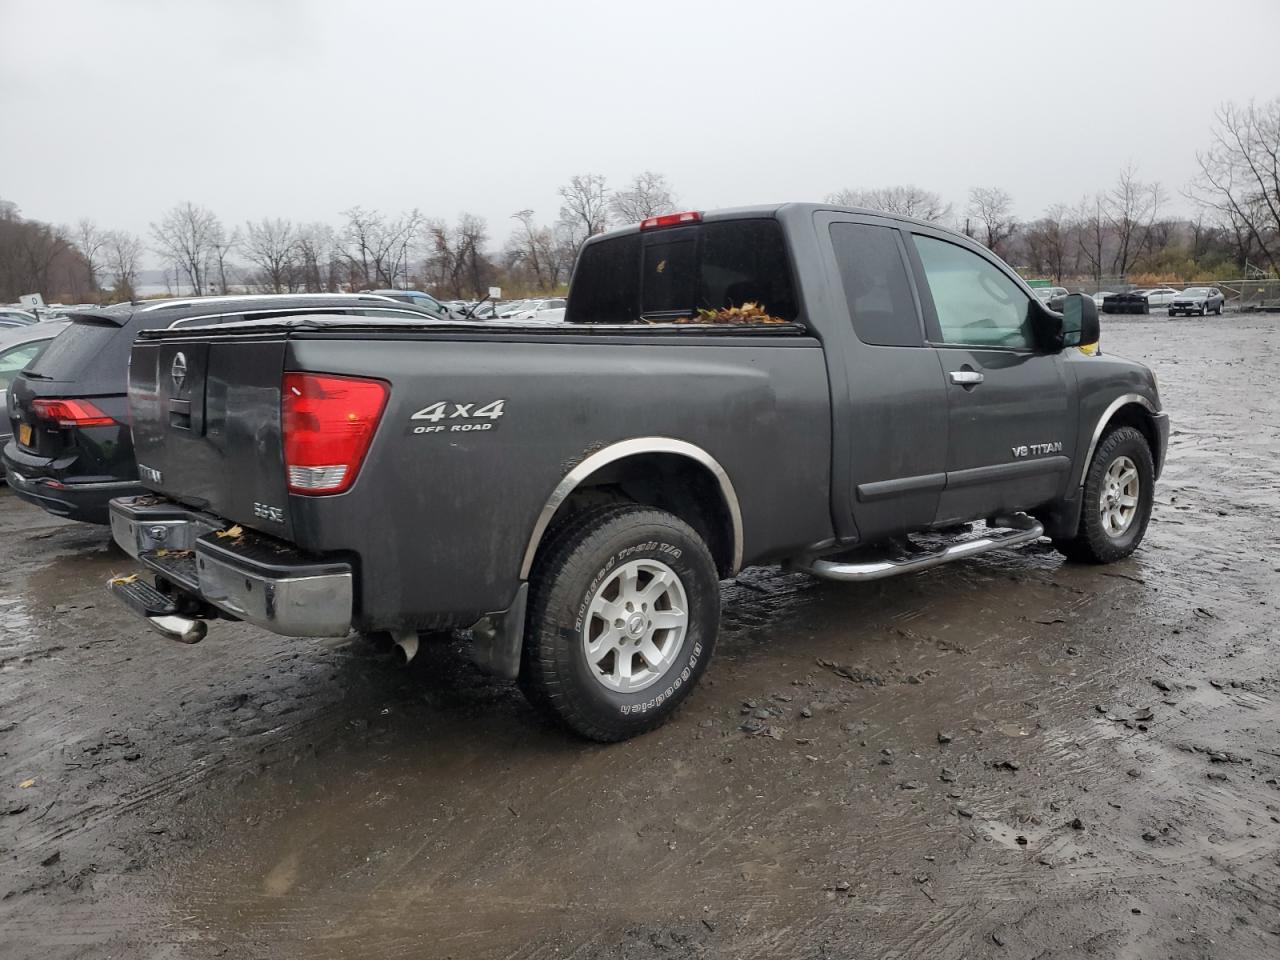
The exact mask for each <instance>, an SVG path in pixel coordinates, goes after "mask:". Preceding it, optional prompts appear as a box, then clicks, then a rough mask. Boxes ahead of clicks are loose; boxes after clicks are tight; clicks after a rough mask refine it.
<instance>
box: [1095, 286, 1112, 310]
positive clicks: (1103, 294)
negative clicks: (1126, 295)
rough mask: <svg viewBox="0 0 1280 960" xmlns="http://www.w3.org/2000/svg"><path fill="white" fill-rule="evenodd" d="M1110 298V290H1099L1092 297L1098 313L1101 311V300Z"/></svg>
mask: <svg viewBox="0 0 1280 960" xmlns="http://www.w3.org/2000/svg"><path fill="white" fill-rule="evenodd" d="M1110 296H1113V294H1112V293H1111V291H1110V290H1099V291H1098V292H1097V293H1095V294H1094V295H1093V305H1094V306H1095V307H1097V308H1098V310H1099V311H1101V310H1102V301H1103V298H1104V297H1110Z"/></svg>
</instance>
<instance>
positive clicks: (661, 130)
mask: <svg viewBox="0 0 1280 960" xmlns="http://www.w3.org/2000/svg"><path fill="white" fill-rule="evenodd" d="M1278 36H1280V0H1215V2H1214V3H1206V2H1204V0H1200V2H1192V0H1161V2H1154V0H1037V2H1028V0H1010V2H1002V0H963V2H953V0H938V2H930V0H917V2H909V0H883V2H854V0H844V2H838V0H833V2H825V3H822V2H810V0H783V2H779V0H769V2H756V0H737V2H733V3H711V2H700V0H681V2H666V0H633V2H627V3H622V2H611V0H596V2H560V0H537V2H528V0H525V2H506V3H492V2H482V0H460V2H450V3H440V2H398V0H397V2H393V0H364V2H353V0H315V2H307V0H277V2H271V0H254V2H248V0H223V2H202V0H184V2H176V0H170V2H164V0H116V2H110V3H108V2H101V0H100V2H72V0H0V130H2V131H3V133H2V134H0V137H2V139H0V144H2V146H0V197H3V198H5V199H9V200H12V201H14V202H16V203H17V204H18V205H19V206H20V207H21V208H22V211H23V212H24V214H25V215H27V216H29V217H34V218H39V219H43V220H50V221H54V222H72V221H74V220H75V219H77V218H79V217H81V216H88V217H92V218H94V219H95V220H97V221H98V222H99V223H100V224H101V225H103V226H107V227H116V228H127V229H131V230H135V231H138V232H144V231H145V230H146V228H147V225H148V223H149V222H150V221H152V220H155V219H157V218H158V217H159V215H160V214H161V212H162V211H164V210H165V209H166V208H168V207H169V206H171V205H173V204H174V203H177V202H180V201H183V200H192V201H194V202H196V203H199V204H203V205H205V206H208V207H210V208H212V209H213V210H214V211H216V212H217V213H218V214H219V215H220V216H222V218H223V219H224V220H225V221H227V222H229V223H243V221H244V220H245V219H247V218H258V217H262V216H285V217H292V218H296V219H300V220H327V221H331V222H332V221H336V220H337V219H338V213H339V211H340V210H342V209H344V208H346V207H348V206H351V205H353V204H362V205H364V206H366V207H372V208H378V209H382V210H386V211H396V210H401V209H407V208H410V207H414V206H416V207H419V208H420V209H421V210H422V211H423V212H424V213H425V214H427V215H429V216H444V217H448V218H450V219H452V218H453V217H455V216H456V215H457V214H458V213H459V212H460V211H463V210H467V211H472V212H475V213H478V214H480V215H482V216H484V217H486V218H488V221H489V224H490V229H491V232H492V234H493V235H494V237H495V239H497V240H500V239H501V238H503V237H504V236H505V235H506V233H507V232H508V230H509V224H510V220H509V219H508V218H509V216H510V214H512V213H513V212H514V211H516V210H520V209H522V208H525V207H532V208H534V209H535V210H536V211H537V215H538V217H539V219H540V220H546V221H551V220H553V219H554V218H555V216H556V213H557V209H558V206H559V201H558V198H557V196H556V188H557V186H558V185H560V184H561V183H563V182H564V181H565V180H567V179H568V177H569V176H570V175H572V174H574V173H584V172H595V173H601V174H604V175H605V176H606V177H607V178H608V180H609V182H610V184H612V185H621V184H622V183H623V182H624V181H625V180H626V179H628V178H629V177H630V176H631V175H632V174H634V173H636V172H638V171H641V170H645V169H651V170H655V171H660V172H662V173H665V174H666V175H667V176H668V177H669V179H670V181H671V183H672V184H673V185H674V187H675V189H676V191H677V193H678V195H679V198H680V200H681V201H683V203H684V204H685V205H687V206H689V207H691V208H703V209H706V208H713V207H719V206H730V205H735V204H742V203H753V202H763V201H774V200H786V199H797V200H799V199H821V197H822V196H823V195H824V194H826V193H829V192H831V191H834V190H837V189H840V188H842V187H875V186H885V185H889V184H895V183H907V182H912V183H916V184H918V185H920V186H923V187H926V188H929V189H932V190H936V191H938V192H940V193H941V194H943V196H944V197H945V198H947V199H949V200H952V201H955V202H956V203H957V206H958V207H962V206H963V201H964V199H965V197H966V194H967V192H968V190H969V188H970V187H972V186H975V185H997V186H1001V187H1003V188H1005V189H1006V190H1008V191H1009V193H1010V194H1012V196H1013V198H1014V200H1015V203H1016V206H1017V210H1018V213H1019V214H1020V215H1022V216H1024V217H1031V216H1035V215H1038V214H1039V213H1040V212H1041V211H1043V209H1044V208H1045V207H1046V206H1048V205H1049V204H1051V203H1053V202H1055V201H1064V202H1074V201H1075V200H1078V199H1079V198H1080V197H1081V196H1082V195H1084V194H1086V193H1090V192H1092V191H1095V190H1097V189H1099V188H1102V187H1104V186H1106V185H1108V184H1109V183H1110V182H1111V181H1112V180H1113V179H1114V178H1115V175H1116V173H1117V171H1118V170H1119V169H1120V167H1121V166H1122V165H1124V164H1125V163H1127V162H1129V161H1132V162H1134V163H1136V164H1137V165H1138V168H1139V173H1140V175H1141V177H1142V178H1143V179H1147V180H1160V181H1162V182H1163V183H1164V184H1165V186H1166V187H1167V188H1168V191H1169V193H1170V194H1171V195H1172V196H1173V197H1174V203H1175V204H1182V201H1180V200H1179V199H1178V198H1177V191H1179V190H1180V189H1181V188H1182V187H1183V185H1184V184H1185V182H1186V181H1187V180H1188V179H1189V178H1190V177H1191V176H1192V174H1193V168H1194V159H1195V158H1194V154H1195V150H1196V148H1197V147H1198V146H1200V145H1201V144H1203V143H1204V142H1205V138H1206V134H1207V131H1208V129H1209V126H1210V122H1211V120H1212V113H1213V110H1214V107H1215V106H1216V105H1217V104H1218V103H1219V102H1221V101H1224V100H1239V101H1244V100H1248V99H1249V98H1257V99H1260V100H1262V99H1270V98H1272V97H1274V96H1277V95H1278V94H1280V65H1278V63H1277V57H1276V50H1275V43H1276V38H1277V37H1278Z"/></svg>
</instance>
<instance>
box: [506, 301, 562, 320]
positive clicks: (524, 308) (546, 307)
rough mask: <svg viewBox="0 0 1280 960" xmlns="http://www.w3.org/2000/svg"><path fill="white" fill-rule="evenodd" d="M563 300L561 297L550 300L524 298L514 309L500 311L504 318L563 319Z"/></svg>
mask: <svg viewBox="0 0 1280 960" xmlns="http://www.w3.org/2000/svg"><path fill="white" fill-rule="evenodd" d="M564 308H565V301H564V298H563V297H556V298H554V299H551V300H525V301H524V302H523V303H522V304H520V306H519V307H517V308H516V309H514V310H504V311H502V317H503V319H505V320H549V321H555V320H563V319H564Z"/></svg>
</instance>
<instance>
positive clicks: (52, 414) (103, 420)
mask: <svg viewBox="0 0 1280 960" xmlns="http://www.w3.org/2000/svg"><path fill="white" fill-rule="evenodd" d="M31 412H32V413H34V414H35V415H36V416H37V417H39V418H40V419H41V420H53V421H55V422H56V423H57V424H58V426H60V427H109V426H111V425H112V424H113V423H115V420H113V419H111V417H109V416H107V415H106V414H105V413H103V412H102V411H101V410H99V409H98V408H97V407H95V406H94V405H93V404H92V403H90V402H89V401H88V400H49V399H44V398H41V399H36V400H32V401H31Z"/></svg>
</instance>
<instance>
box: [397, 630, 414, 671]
mask: <svg viewBox="0 0 1280 960" xmlns="http://www.w3.org/2000/svg"><path fill="white" fill-rule="evenodd" d="M395 642H396V645H395V649H394V650H393V652H392V656H394V657H395V659H396V663H398V664H400V665H401V666H402V667H407V666H408V665H409V662H410V661H411V660H413V658H414V657H416V656H417V655H418V634H417V631H414V630H410V631H406V632H405V633H397V634H396V635H395Z"/></svg>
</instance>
